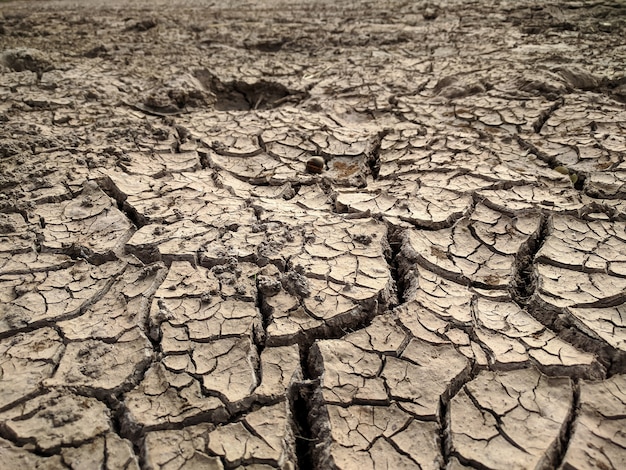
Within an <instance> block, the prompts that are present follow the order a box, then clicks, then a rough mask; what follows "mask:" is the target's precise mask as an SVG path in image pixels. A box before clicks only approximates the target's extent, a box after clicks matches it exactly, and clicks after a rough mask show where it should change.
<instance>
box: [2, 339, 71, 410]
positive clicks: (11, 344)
mask: <svg viewBox="0 0 626 470" xmlns="http://www.w3.org/2000/svg"><path fill="white" fill-rule="evenodd" d="M63 350H64V346H63V341H62V338H61V337H60V336H59V335H58V333H57V332H56V331H55V330H54V329H52V328H41V329H39V330H35V331H32V332H29V333H19V334H17V335H15V336H11V337H9V338H5V339H3V340H0V370H1V371H2V374H0V384H2V390H3V393H2V396H1V397H0V409H4V408H5V407H8V406H10V405H11V404H12V403H14V402H16V401H18V400H21V399H23V398H25V397H27V396H28V395H30V394H33V393H35V392H37V391H38V390H39V388H40V387H41V383H42V381H43V380H44V379H47V378H48V377H50V376H51V375H52V374H53V372H54V370H55V368H56V367H57V365H58V363H59V360H60V359H61V356H62V354H63Z"/></svg>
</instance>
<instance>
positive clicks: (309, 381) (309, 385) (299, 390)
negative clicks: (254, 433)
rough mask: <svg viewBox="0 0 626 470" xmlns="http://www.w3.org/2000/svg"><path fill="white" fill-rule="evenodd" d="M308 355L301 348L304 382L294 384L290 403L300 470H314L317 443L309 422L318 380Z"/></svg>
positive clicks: (307, 350) (306, 351) (307, 351)
mask: <svg viewBox="0 0 626 470" xmlns="http://www.w3.org/2000/svg"><path fill="white" fill-rule="evenodd" d="M308 353H309V349H308V348H303V347H301V348H300V365H301V368H302V378H303V380H302V381H301V382H297V383H294V384H292V386H291V388H290V390H289V401H290V404H291V412H292V414H293V419H294V427H295V429H294V433H295V439H296V449H295V450H296V458H297V461H298V469H299V470H313V468H314V466H313V449H314V447H315V444H316V442H317V441H316V439H314V438H313V432H312V430H311V423H310V422H309V416H310V413H311V406H312V402H313V400H312V396H313V393H314V389H315V386H316V383H317V380H316V379H314V378H313V377H312V374H311V372H310V369H309V366H308V363H309V354H308Z"/></svg>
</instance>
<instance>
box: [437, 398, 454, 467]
mask: <svg viewBox="0 0 626 470" xmlns="http://www.w3.org/2000/svg"><path fill="white" fill-rule="evenodd" d="M453 396H454V395H453ZM450 399H452V397H451V398H450ZM449 405H450V401H449V400H442V399H439V412H440V414H441V422H440V423H439V436H438V437H439V451H440V452H441V458H442V464H441V468H448V465H449V464H450V450H451V449H452V442H451V436H450V432H449V430H450V410H449Z"/></svg>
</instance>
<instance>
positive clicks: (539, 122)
mask: <svg viewBox="0 0 626 470" xmlns="http://www.w3.org/2000/svg"><path fill="white" fill-rule="evenodd" d="M564 104H565V100H564V99H563V98H559V99H558V100H557V101H556V102H554V104H553V105H552V106H550V107H549V108H548V109H546V110H544V111H542V112H541V114H540V115H539V117H538V118H537V119H536V120H535V122H533V130H534V131H535V134H540V133H541V129H542V128H543V126H544V124H545V123H546V122H547V121H548V119H550V116H552V114H553V113H554V112H555V111H556V110H557V109H559V108H560V107H562V106H563V105H564Z"/></svg>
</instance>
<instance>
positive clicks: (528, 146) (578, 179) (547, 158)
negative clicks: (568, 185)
mask: <svg viewBox="0 0 626 470" xmlns="http://www.w3.org/2000/svg"><path fill="white" fill-rule="evenodd" d="M515 139H516V140H517V143H518V144H519V146H520V147H521V148H523V149H524V150H528V151H529V152H531V153H532V154H533V155H535V156H536V157H537V158H538V159H539V160H541V161H542V162H544V163H546V164H547V165H548V166H549V167H550V168H551V169H553V170H555V171H556V172H558V173H561V174H563V175H566V176H569V178H570V181H571V182H572V185H573V187H574V189H576V190H578V191H582V190H583V188H584V185H585V180H586V179H587V175H586V174H585V173H584V172H579V171H574V170H571V169H569V168H567V167H566V166H564V165H563V164H561V163H560V162H559V161H558V160H557V159H556V158H555V157H553V156H551V155H548V154H547V153H545V152H542V151H541V150H539V149H538V148H537V147H536V146H535V145H533V144H532V143H530V142H528V141H526V140H524V139H523V138H522V137H520V136H519V134H516V135H515Z"/></svg>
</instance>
